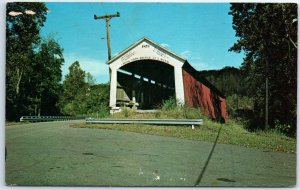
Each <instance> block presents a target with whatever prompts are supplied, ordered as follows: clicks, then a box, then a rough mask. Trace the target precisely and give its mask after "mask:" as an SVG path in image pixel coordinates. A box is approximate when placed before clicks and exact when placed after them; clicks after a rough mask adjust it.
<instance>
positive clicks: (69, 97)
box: [61, 61, 88, 115]
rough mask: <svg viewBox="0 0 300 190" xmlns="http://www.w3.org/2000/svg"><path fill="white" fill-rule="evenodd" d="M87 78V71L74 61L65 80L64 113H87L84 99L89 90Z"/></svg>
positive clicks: (62, 103)
mask: <svg viewBox="0 0 300 190" xmlns="http://www.w3.org/2000/svg"><path fill="white" fill-rule="evenodd" d="M85 78H86V73H85V71H83V70H82V69H81V68H80V64H79V62H78V61H75V62H74V63H72V65H71V66H70V67H69V73H68V74H67V75H66V77H65V80H64V82H63V96H62V97H61V105H62V111H63V113H65V114H68V115H78V114H83V113H85V111H86V110H85V105H84V102H85V101H84V100H85V97H86V94H87V91H88V86H87V83H86V82H85Z"/></svg>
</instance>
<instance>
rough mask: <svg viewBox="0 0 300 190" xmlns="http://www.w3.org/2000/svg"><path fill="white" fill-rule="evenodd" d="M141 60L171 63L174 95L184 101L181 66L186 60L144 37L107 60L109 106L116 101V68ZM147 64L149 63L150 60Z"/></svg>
mask: <svg viewBox="0 0 300 190" xmlns="http://www.w3.org/2000/svg"><path fill="white" fill-rule="evenodd" d="M143 60H154V61H159V62H162V63H164V64H168V65H171V66H172V67H173V68H174V79H175V97H176V99H177V100H179V102H182V103H184V88H183V76H182V66H183V64H184V62H185V61H186V60H185V59H184V58H182V57H180V56H178V55H176V54H175V53H173V52H171V51H169V50H168V49H166V48H164V47H162V46H160V45H158V44H157V43H155V42H153V41H151V40H149V39H148V38H145V37H144V38H142V39H140V40H139V41H137V42H136V43H134V44H132V45H131V46H129V47H128V48H126V49H125V50H123V51H122V52H120V53H119V54H117V55H116V56H115V57H114V58H112V59H111V60H109V61H108V62H107V64H108V65H109V68H110V72H111V79H110V102H109V105H110V107H111V108H112V109H114V108H115V107H116V103H117V77H118V76H117V71H118V69H120V68H121V67H122V66H125V65H127V64H131V63H133V62H137V61H143ZM149 64H151V62H150V63H149ZM157 69H159V68H157Z"/></svg>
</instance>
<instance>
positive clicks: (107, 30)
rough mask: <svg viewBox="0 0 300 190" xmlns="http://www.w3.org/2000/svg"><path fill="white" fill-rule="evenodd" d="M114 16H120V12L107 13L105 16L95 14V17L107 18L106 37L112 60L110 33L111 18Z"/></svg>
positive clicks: (109, 56) (109, 58) (109, 55)
mask: <svg viewBox="0 0 300 190" xmlns="http://www.w3.org/2000/svg"><path fill="white" fill-rule="evenodd" d="M113 17H120V13H119V12H117V14H106V15H103V16H96V15H94V19H95V20H97V19H105V21H106V39H107V50H108V60H111V50H110V34H109V26H110V25H109V20H110V19H111V18H113Z"/></svg>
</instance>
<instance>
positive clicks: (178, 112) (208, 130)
mask: <svg viewBox="0 0 300 190" xmlns="http://www.w3.org/2000/svg"><path fill="white" fill-rule="evenodd" d="M111 117H112V118H190V119H192V118H202V119H203V122H204V123H203V125H202V126H196V127H195V129H194V130H192V129H191V127H190V126H157V125H143V124H83V123H82V124H74V125H73V126H72V127H76V128H98V129H110V130H119V131H130V132H136V133H145V134H151V135H161V136H169V137H176V138H183V139H190V140H199V141H210V142H214V141H215V140H216V136H217V133H218V131H219V129H220V128H221V127H222V129H221V132H220V135H219V139H218V143H221V144H233V145H240V146H244V147H254V148H259V149H269V150H273V151H282V152H288V153H295V152H296V139H294V138H290V137H287V136H285V135H283V134H281V133H279V132H277V131H274V130H273V131H256V132H249V131H247V130H246V129H245V128H244V127H243V124H242V123H239V122H236V121H235V120H232V119H228V121H227V122H226V123H225V124H220V123H217V122H213V121H211V120H210V119H209V118H207V117H205V116H202V115H201V114H200V111H199V110H197V109H193V108H185V107H183V108H175V109H171V110H170V109H169V110H164V109H162V110H160V111H158V112H155V113H137V112H134V111H132V110H123V111H122V112H120V113H116V114H114V115H112V116H111Z"/></svg>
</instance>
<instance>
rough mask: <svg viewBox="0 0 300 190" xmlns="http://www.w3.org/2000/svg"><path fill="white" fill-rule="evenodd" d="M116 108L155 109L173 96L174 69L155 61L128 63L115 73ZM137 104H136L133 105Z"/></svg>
mask: <svg viewBox="0 0 300 190" xmlns="http://www.w3.org/2000/svg"><path fill="white" fill-rule="evenodd" d="M117 83H118V85H117V106H120V107H123V106H128V107H132V106H133V105H137V108H138V109H155V108H157V107H159V106H160V105H161V104H162V102H163V100H166V99H169V98H170V97H172V96H175V80H174V67H173V66H171V65H169V64H167V63H163V62H160V61H156V60H138V61H134V62H131V63H128V64H126V65H124V66H122V67H121V68H120V69H118V72H117ZM135 103H137V104H135Z"/></svg>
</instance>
